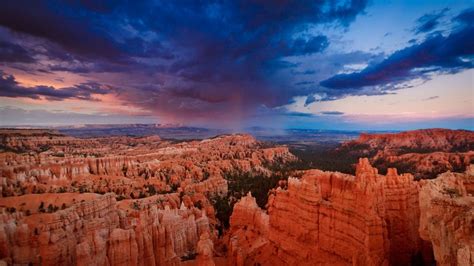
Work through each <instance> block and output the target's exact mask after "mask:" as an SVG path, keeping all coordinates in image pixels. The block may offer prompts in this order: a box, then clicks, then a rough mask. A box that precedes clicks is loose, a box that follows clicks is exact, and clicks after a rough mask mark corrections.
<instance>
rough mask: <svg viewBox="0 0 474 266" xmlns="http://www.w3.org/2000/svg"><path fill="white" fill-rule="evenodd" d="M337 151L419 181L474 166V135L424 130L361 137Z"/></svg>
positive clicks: (444, 130) (455, 131) (456, 131)
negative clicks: (407, 174)
mask: <svg viewBox="0 0 474 266" xmlns="http://www.w3.org/2000/svg"><path fill="white" fill-rule="evenodd" d="M338 152H340V153H344V154H352V155H353V156H356V157H369V158H370V160H371V162H372V163H373V164H374V165H375V166H376V167H377V168H379V169H381V170H382V171H385V170H386V169H387V168H390V167H396V168H398V170H399V171H401V172H406V173H411V174H413V175H414V176H415V177H417V178H421V179H425V178H435V177H436V176H437V175H438V174H440V173H444V172H446V171H456V172H463V171H464V170H465V169H466V167H467V166H469V165H470V164H471V163H474V132H473V131H468V130H448V129H424V130H413V131H406V132H400V133H393V134H361V135H360V137H359V138H358V139H357V140H353V141H349V142H347V143H344V144H343V145H342V146H341V147H340V148H339V149H338Z"/></svg>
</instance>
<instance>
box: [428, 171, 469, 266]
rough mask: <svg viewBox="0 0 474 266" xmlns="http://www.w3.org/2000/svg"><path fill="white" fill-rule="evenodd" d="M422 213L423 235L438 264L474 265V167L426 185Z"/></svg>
mask: <svg viewBox="0 0 474 266" xmlns="http://www.w3.org/2000/svg"><path fill="white" fill-rule="evenodd" d="M420 210H421V217H420V235H421V237H422V238H423V239H425V240H427V241H430V242H431V243H432V245H433V251H434V256H435V259H436V262H437V264H438V265H474V167H473V166H471V167H470V168H469V169H468V170H467V171H466V173H464V174H458V173H444V174H441V175H440V176H439V177H438V178H436V179H435V180H429V181H425V182H424V184H423V187H422V188H421V191H420Z"/></svg>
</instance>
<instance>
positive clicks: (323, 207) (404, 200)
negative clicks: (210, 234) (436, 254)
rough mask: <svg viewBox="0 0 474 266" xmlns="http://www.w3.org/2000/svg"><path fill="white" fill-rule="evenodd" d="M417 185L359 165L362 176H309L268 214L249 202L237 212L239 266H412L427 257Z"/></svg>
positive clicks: (281, 194) (291, 184) (275, 200)
mask: <svg viewBox="0 0 474 266" xmlns="http://www.w3.org/2000/svg"><path fill="white" fill-rule="evenodd" d="M418 191H419V186H418V183H417V182H415V181H413V176H411V175H409V174H404V175H398V174H397V173H396V170H395V169H391V170H390V171H389V173H388V175H387V176H382V175H378V173H377V170H376V169H375V168H372V167H371V166H370V164H369V163H368V160H367V159H361V160H360V161H359V164H358V166H357V171H356V176H351V175H346V174H341V173H334V172H322V171H319V170H309V171H307V172H306V173H305V174H304V175H303V177H302V178H301V179H295V178H290V179H289V180H288V189H287V190H282V189H277V190H276V191H274V192H273V193H274V194H273V195H272V196H271V198H270V200H269V204H268V214H266V213H264V212H263V211H262V210H261V209H260V208H258V206H257V205H256V204H255V199H253V198H252V197H251V195H248V196H247V197H245V198H243V199H242V200H241V201H240V202H239V203H237V204H236V206H235V208H234V213H233V214H232V217H231V229H230V236H229V239H230V240H229V246H230V253H229V255H230V260H231V261H232V262H233V264H234V265H250V264H252V263H260V264H262V265H271V264H273V265H322V264H324V265H328V264H330V265H389V264H391V265H408V264H409V263H410V261H411V259H412V258H413V257H414V256H416V255H417V254H418V253H419V252H421V251H422V250H423V245H427V243H424V242H423V241H422V240H421V239H420V237H419V235H418V215H419V207H418Z"/></svg>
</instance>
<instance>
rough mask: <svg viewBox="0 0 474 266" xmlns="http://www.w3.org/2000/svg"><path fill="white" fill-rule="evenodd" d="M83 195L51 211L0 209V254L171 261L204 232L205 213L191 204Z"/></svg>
mask: <svg viewBox="0 0 474 266" xmlns="http://www.w3.org/2000/svg"><path fill="white" fill-rule="evenodd" d="M28 196H33V195H28ZM61 196H62V195H57V196H56V197H61ZM64 196H69V195H65V194H64ZM89 196H91V197H90V199H88V200H84V201H81V202H78V203H75V204H73V205H72V206H71V207H69V208H66V209H64V210H59V211H57V212H54V213H37V214H33V215H30V216H24V215H23V214H22V213H14V214H2V216H1V219H2V220H1V223H0V254H1V257H2V259H3V260H4V261H6V262H8V263H10V264H28V263H34V264H44V265H75V264H77V265H108V264H110V265H139V264H140V265H155V264H159V265H173V264H176V263H179V261H180V257H181V256H185V255H187V254H189V253H192V252H194V249H195V246H196V245H197V242H198V240H199V235H201V234H203V233H205V232H206V233H207V234H208V232H209V221H208V218H207V216H206V215H205V214H204V213H203V212H201V211H199V210H197V209H187V208H184V209H170V208H169V207H168V208H165V209H164V210H162V209H160V208H159V206H158V205H157V204H156V203H152V202H147V203H146V204H141V202H140V201H141V200H129V202H124V203H128V204H121V205H118V204H117V202H116V201H115V196H114V195H112V194H106V195H98V196H97V195H93V194H91V195H89ZM21 200H28V199H21ZM155 202H156V201H155Z"/></svg>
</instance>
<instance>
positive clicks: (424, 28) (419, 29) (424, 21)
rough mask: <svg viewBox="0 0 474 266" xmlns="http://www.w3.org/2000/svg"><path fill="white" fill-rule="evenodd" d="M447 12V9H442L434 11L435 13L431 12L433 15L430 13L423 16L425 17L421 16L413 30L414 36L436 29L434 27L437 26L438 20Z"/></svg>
mask: <svg viewBox="0 0 474 266" xmlns="http://www.w3.org/2000/svg"><path fill="white" fill-rule="evenodd" d="M447 11H449V8H444V9H442V10H439V11H436V12H433V13H430V14H425V15H423V16H421V17H420V18H418V20H417V21H416V22H417V25H416V27H415V28H414V29H413V31H414V32H415V33H416V34H419V33H425V32H430V31H432V30H434V29H436V27H437V26H438V24H439V20H440V19H441V18H442V17H444V15H445V13H446V12H447Z"/></svg>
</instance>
